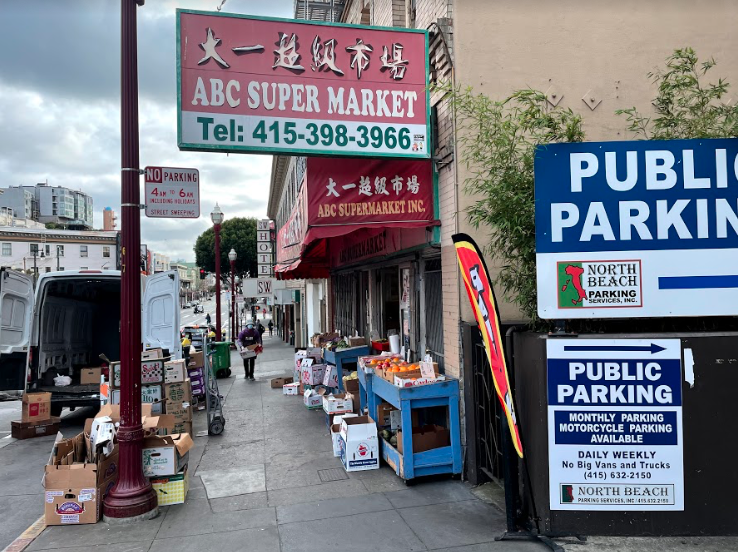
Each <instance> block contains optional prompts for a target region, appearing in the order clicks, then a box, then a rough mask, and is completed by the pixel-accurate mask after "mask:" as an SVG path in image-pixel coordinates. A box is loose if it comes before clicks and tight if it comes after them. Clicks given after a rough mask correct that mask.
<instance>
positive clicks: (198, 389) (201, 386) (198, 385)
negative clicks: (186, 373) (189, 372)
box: [192, 380, 205, 398]
mask: <svg viewBox="0 0 738 552" xmlns="http://www.w3.org/2000/svg"><path fill="white" fill-rule="evenodd" d="M204 394H205V380H192V396H193V398H194V397H201V396H203V395H204Z"/></svg>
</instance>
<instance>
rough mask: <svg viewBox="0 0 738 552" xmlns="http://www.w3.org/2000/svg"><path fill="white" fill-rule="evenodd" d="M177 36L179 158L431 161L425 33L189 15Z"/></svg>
mask: <svg viewBox="0 0 738 552" xmlns="http://www.w3.org/2000/svg"><path fill="white" fill-rule="evenodd" d="M178 31H179V32H178V37H179V38H178V40H179V43H178V65H179V67H178V69H179V70H178V75H179V82H178V94H179V100H180V101H179V106H180V108H179V113H178V115H179V117H178V122H179V139H178V141H179V147H180V149H191V150H203V149H216V150H221V151H250V152H253V151H257V152H258V151H262V152H274V151H287V152H301V153H306V154H308V155H309V154H310V153H319V154H330V155H334V156H336V155H344V156H353V157H356V156H361V155H374V156H376V155H382V154H384V155H391V156H393V157H415V158H427V157H429V151H428V136H429V121H428V113H427V111H428V93H427V73H428V71H427V45H426V43H427V34H426V32H425V31H418V30H415V29H406V30H398V29H392V30H381V29H368V28H363V27H355V26H347V25H330V26H328V25H319V24H314V23H312V22H302V21H300V22H298V21H293V20H274V19H270V20H260V19H256V18H251V17H248V16H235V15H232V14H228V15H220V14H213V13H208V12H196V11H189V10H179V11H178ZM265 45H272V46H265ZM380 52H381V53H380Z"/></svg>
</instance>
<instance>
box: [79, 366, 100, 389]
mask: <svg viewBox="0 0 738 552" xmlns="http://www.w3.org/2000/svg"><path fill="white" fill-rule="evenodd" d="M101 377H102V368H82V369H81V370H80V371H79V384H80V385H98V384H99V383H100V378H101Z"/></svg>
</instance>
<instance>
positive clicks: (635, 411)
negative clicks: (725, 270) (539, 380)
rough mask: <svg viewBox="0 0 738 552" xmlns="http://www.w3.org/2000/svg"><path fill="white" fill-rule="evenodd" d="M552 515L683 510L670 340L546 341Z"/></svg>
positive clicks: (676, 361)
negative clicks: (585, 512)
mask: <svg viewBox="0 0 738 552" xmlns="http://www.w3.org/2000/svg"><path fill="white" fill-rule="evenodd" d="M546 353H547V357H548V360H547V375H548V457H549V458H548V460H549V461H548V465H549V497H550V504H551V509H552V510H640V511H645V510H684V462H683V456H684V454H683V448H684V445H683V442H682V369H681V343H680V341H679V340H678V339H655V340H650V339H548V341H547V342H546Z"/></svg>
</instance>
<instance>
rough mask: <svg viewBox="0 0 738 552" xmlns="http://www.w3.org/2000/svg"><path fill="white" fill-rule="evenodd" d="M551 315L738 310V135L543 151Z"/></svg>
mask: <svg viewBox="0 0 738 552" xmlns="http://www.w3.org/2000/svg"><path fill="white" fill-rule="evenodd" d="M535 177H536V183H535V188H536V262H537V273H538V313H539V315H540V316H541V317H542V318H548V319H552V318H554V319H555V318H630V317H661V316H721V315H723V316H733V315H737V314H738V139H724V140H669V141H650V142H649V141H643V142H601V143H582V144H552V145H548V146H540V147H539V148H538V150H537V152H536V162H535Z"/></svg>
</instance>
